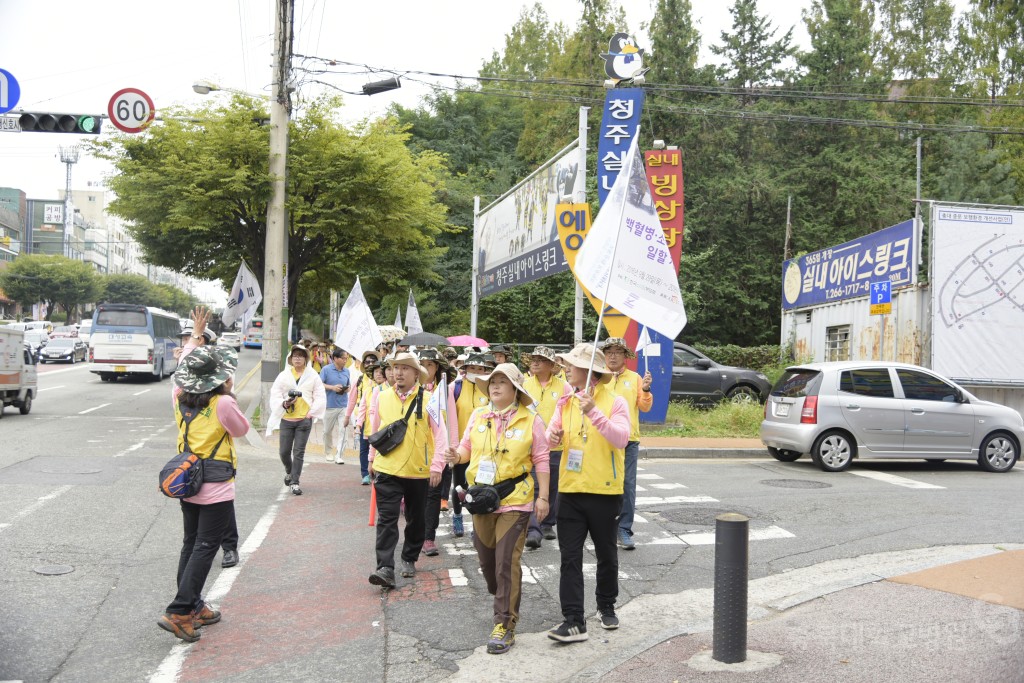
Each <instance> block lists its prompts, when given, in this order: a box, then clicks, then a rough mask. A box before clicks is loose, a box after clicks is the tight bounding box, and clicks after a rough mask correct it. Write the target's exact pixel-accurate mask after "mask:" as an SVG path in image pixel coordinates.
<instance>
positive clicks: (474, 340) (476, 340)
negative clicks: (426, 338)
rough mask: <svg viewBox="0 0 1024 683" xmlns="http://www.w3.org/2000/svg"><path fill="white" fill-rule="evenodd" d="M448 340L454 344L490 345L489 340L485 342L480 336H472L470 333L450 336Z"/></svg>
mask: <svg viewBox="0 0 1024 683" xmlns="http://www.w3.org/2000/svg"><path fill="white" fill-rule="evenodd" d="M448 341H449V342H450V343H451V344H452V345H453V346H487V345H488V344H487V342H485V341H484V340H483V339H481V338H480V337H471V336H469V335H468V334H460V335H458V336H457V337H448Z"/></svg>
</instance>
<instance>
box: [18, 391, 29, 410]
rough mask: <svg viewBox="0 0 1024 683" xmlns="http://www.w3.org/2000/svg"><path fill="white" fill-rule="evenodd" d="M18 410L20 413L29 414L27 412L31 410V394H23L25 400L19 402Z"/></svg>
mask: <svg viewBox="0 0 1024 683" xmlns="http://www.w3.org/2000/svg"><path fill="white" fill-rule="evenodd" d="M18 410H20V411H21V414H22V415H28V414H29V412H30V411H31V410H32V394H27V395H26V396H25V400H24V401H22V402H21V405H20V406H18Z"/></svg>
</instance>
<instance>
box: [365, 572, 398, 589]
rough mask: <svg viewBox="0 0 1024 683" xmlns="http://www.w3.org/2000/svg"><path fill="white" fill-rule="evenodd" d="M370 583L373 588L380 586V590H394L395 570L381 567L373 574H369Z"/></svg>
mask: <svg viewBox="0 0 1024 683" xmlns="http://www.w3.org/2000/svg"><path fill="white" fill-rule="evenodd" d="M370 583H372V584H373V585H374V586H381V587H382V588H394V587H395V570H394V569H392V568H391V567H381V568H380V569H378V570H377V571H375V572H374V573H372V574H370Z"/></svg>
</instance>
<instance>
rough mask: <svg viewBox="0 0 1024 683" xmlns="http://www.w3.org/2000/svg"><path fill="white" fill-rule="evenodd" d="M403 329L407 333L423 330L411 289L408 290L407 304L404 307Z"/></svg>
mask: <svg viewBox="0 0 1024 683" xmlns="http://www.w3.org/2000/svg"><path fill="white" fill-rule="evenodd" d="M405 329H406V331H407V332H408V333H409V334H416V333H417V332H422V331H423V323H421V322H420V312H419V310H417V308H416V301H415V300H414V299H413V298H412V290H411V289H410V290H409V305H408V306H406V308H405Z"/></svg>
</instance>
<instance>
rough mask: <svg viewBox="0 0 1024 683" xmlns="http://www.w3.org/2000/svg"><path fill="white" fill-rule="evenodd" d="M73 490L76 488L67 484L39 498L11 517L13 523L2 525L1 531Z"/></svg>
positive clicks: (0, 525) (0, 526)
mask: <svg viewBox="0 0 1024 683" xmlns="http://www.w3.org/2000/svg"><path fill="white" fill-rule="evenodd" d="M73 488H74V487H73V486H71V485H70V484H67V485H65V486H61V487H60V488H59V489H54V490H53V491H52V492H50V493H47V494H46V495H45V496H42V497H40V498H37V499H36V500H35V502H34V503H32V504H31V505H29V506H28V507H26V508H23V509H22V510H21V511H19V512H17V513H15V515H14V516H13V517H11V521H9V522H6V523H4V524H0V531H3V530H4V529H6V528H7V527H9V526H12V525H13V524H14V522H17V521H18V520H19V519H21V518H22V517H25V516H26V515H30V514H32V513H33V512H35V511H36V510H38V509H39V508H41V507H43V506H44V505H46V504H47V503H48V502H50V501H51V500H53V499H54V498H59V497H60V496H63V495H64V494H65V493H67V492H68V491H70V490H71V489H73Z"/></svg>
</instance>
